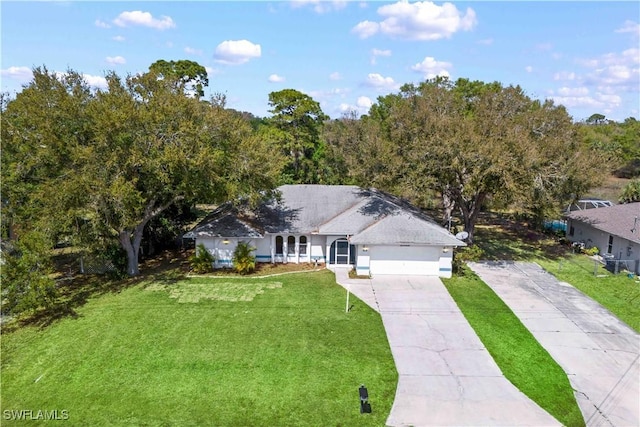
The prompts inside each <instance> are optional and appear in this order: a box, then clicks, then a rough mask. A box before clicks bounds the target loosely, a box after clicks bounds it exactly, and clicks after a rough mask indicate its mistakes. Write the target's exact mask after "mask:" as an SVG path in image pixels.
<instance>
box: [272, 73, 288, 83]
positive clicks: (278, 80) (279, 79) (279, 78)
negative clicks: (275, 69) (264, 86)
mask: <svg viewBox="0 0 640 427" xmlns="http://www.w3.org/2000/svg"><path fill="white" fill-rule="evenodd" d="M284 80H285V79H284V77H282V76H279V75H277V74H271V75H270V76H269V83H282V82H283V81H284Z"/></svg>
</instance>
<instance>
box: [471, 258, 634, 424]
mask: <svg viewBox="0 0 640 427" xmlns="http://www.w3.org/2000/svg"><path fill="white" fill-rule="evenodd" d="M470 266H471V268H472V269H473V270H474V271H475V272H476V273H477V274H478V275H479V276H480V277H481V278H482V280H484V281H485V283H487V284H488V285H489V286H490V287H491V288H492V289H493V290H494V292H495V293H496V294H498V296H499V297H500V298H502V300H503V301H504V302H505V303H506V304H507V305H508V306H509V307H510V308H511V310H513V312H514V313H515V314H516V316H518V317H519V318H520V320H521V321H522V323H523V324H524V325H525V326H526V327H527V328H528V329H529V330H530V331H531V333H532V334H533V335H534V336H535V338H536V339H537V340H538V341H539V342H540V344H541V345H542V346H543V347H544V348H545V349H546V350H547V351H548V352H549V354H550V355H551V357H553V358H554V359H555V360H556V361H557V362H558V364H559V365H560V366H561V367H562V368H563V369H564V370H565V372H566V373H567V376H568V378H569V381H570V382H571V386H572V387H573V388H574V390H575V396H576V400H577V402H578V405H579V406H580V409H581V411H582V414H583V416H584V419H585V421H586V423H587V425H593V426H639V425H640V362H639V360H640V335H639V334H638V333H636V332H635V331H634V330H632V329H631V328H630V327H629V326H627V325H626V324H625V323H623V322H621V321H620V320H619V319H618V318H617V317H615V316H614V315H613V314H611V313H610V312H609V311H608V310H606V309H605V308H604V307H602V306H601V305H600V304H598V303H596V302H595V301H593V300H592V299H591V298H589V297H587V296H586V295H584V294H583V293H582V292H580V291H578V290H577V289H575V288H574V287H573V286H571V285H569V284H568V283H562V282H559V281H558V280H557V279H556V278H555V277H554V276H552V275H551V274H549V273H547V272H545V271H544V270H543V269H542V268H540V266H538V265H537V264H534V263H519V262H518V263H513V262H512V263H506V262H502V263H472V264H470Z"/></svg>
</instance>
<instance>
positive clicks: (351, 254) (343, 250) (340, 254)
mask: <svg viewBox="0 0 640 427" xmlns="http://www.w3.org/2000/svg"><path fill="white" fill-rule="evenodd" d="M355 256H356V249H355V246H353V245H350V244H349V241H348V240H347V239H338V240H336V241H334V242H333V243H332V244H331V248H330V250H329V264H344V265H348V264H355Z"/></svg>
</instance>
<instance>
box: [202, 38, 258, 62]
mask: <svg viewBox="0 0 640 427" xmlns="http://www.w3.org/2000/svg"><path fill="white" fill-rule="evenodd" d="M261 55H262V49H261V48H260V45H259V44H253V43H251V42H250V41H248V40H225V41H223V42H222V43H220V44H219V45H218V46H217V47H216V51H215V53H214V55H213V56H214V58H215V59H216V61H217V62H220V63H223V64H231V65H238V64H244V63H245V62H248V61H249V60H251V59H253V58H260V56H261Z"/></svg>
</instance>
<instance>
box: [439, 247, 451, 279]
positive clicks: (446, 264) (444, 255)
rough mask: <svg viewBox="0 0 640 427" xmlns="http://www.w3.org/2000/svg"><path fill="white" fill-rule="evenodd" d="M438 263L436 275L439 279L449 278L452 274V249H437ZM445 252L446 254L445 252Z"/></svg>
mask: <svg viewBox="0 0 640 427" xmlns="http://www.w3.org/2000/svg"><path fill="white" fill-rule="evenodd" d="M439 249H441V250H440V261H439V268H438V275H439V276H440V277H446V278H449V277H451V274H452V272H453V248H439ZM445 251H446V252H445Z"/></svg>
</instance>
